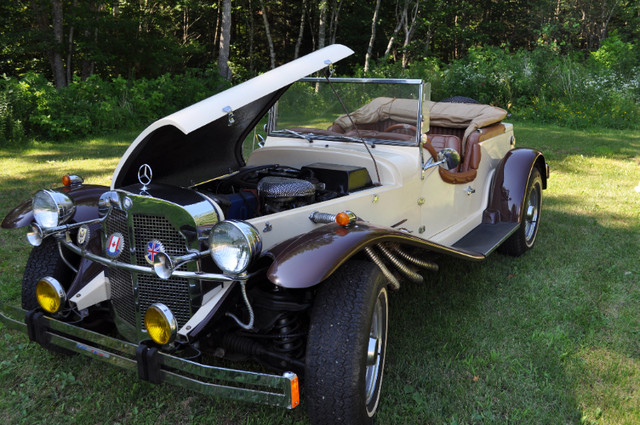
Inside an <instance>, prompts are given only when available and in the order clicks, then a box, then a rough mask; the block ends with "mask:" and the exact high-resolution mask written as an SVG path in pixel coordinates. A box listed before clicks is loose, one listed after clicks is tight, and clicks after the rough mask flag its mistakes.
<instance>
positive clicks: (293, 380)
mask: <svg viewBox="0 0 640 425" xmlns="http://www.w3.org/2000/svg"><path fill="white" fill-rule="evenodd" d="M282 376H283V377H284V378H287V379H288V380H289V389H290V390H291V405H290V406H289V407H288V408H289V409H295V408H296V407H297V406H298V405H299V404H300V384H299V383H298V375H296V374H295V373H293V372H285V373H283V374H282Z"/></svg>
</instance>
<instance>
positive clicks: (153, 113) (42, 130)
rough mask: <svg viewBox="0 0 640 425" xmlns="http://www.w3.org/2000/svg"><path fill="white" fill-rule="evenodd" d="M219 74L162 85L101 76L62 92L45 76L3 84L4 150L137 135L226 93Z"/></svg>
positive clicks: (196, 74)
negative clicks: (117, 132)
mask: <svg viewBox="0 0 640 425" xmlns="http://www.w3.org/2000/svg"><path fill="white" fill-rule="evenodd" d="M227 85H228V83H226V82H224V81H222V80H221V79H220V78H219V76H218V74H217V72H215V71H214V70H208V71H199V70H192V71H188V72H187V73H185V74H182V75H176V76H173V75H170V74H165V75H162V76H160V77H158V78H156V79H152V80H148V79H140V80H132V81H127V80H125V79H123V78H122V77H117V78H114V79H111V80H103V79H102V78H100V77H99V76H97V75H94V76H91V77H89V78H88V79H87V80H85V81H82V80H80V79H79V78H75V79H74V80H73V81H72V82H71V83H70V84H69V86H68V87H66V88H64V89H62V90H59V91H58V90H56V89H55V88H54V87H53V85H52V84H51V83H49V82H48V81H47V80H46V79H45V78H44V77H43V76H42V75H39V74H26V75H25V76H24V77H22V78H21V79H20V80H17V79H15V78H7V77H4V78H2V79H0V146H2V145H5V146H6V145H17V144H20V143H22V142H24V141H25V140H27V139H28V138H34V137H37V138H40V139H47V140H52V141H57V140H67V139H73V138H80V137H86V136H88V135H95V134H100V133H104V132H108V131H111V130H114V129H136V128H140V127H144V126H146V125H148V124H150V123H151V122H153V121H155V120H157V119H158V118H161V117H163V116H165V115H168V114H170V113H172V112H175V111H177V110H179V109H182V108H184V107H185V106H188V105H190V104H192V103H194V102H196V101H198V100H202V99H204V98H206V97H208V96H211V95H213V94H214V93H216V92H218V91H220V90H222V89H224V88H225V87H226V86H227Z"/></svg>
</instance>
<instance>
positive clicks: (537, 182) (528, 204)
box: [499, 167, 542, 257]
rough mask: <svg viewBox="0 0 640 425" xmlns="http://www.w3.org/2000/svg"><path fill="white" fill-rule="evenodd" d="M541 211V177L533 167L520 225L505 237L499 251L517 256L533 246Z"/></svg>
mask: <svg viewBox="0 0 640 425" xmlns="http://www.w3.org/2000/svg"><path fill="white" fill-rule="evenodd" d="M541 212H542V177H540V171H538V169H537V168H535V167H534V169H533V171H532V172H531V175H530V176H529V181H528V182H527V190H526V191H525V200H524V205H523V207H522V211H521V212H520V227H519V228H518V230H516V232H515V233H514V234H513V235H511V236H510V237H509V239H507V240H506V241H505V242H504V244H502V246H500V248H499V251H500V252H502V253H503V254H507V255H512V256H514V257H518V256H520V255H522V254H524V253H525V252H527V251H528V250H529V249H531V248H533V244H534V243H535V241H536V236H537V235H538V228H539V227H540V213H541Z"/></svg>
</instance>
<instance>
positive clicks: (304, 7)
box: [293, 0, 307, 59]
mask: <svg viewBox="0 0 640 425" xmlns="http://www.w3.org/2000/svg"><path fill="white" fill-rule="evenodd" d="M306 15H307V0H302V15H301V16H300V29H299V30H298V39H297V40H296V48H295V50H294V52H293V58H294V59H298V56H300V46H301V45H302V36H303V35H304V18H305V17H306Z"/></svg>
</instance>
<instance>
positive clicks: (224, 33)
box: [218, 0, 231, 81]
mask: <svg viewBox="0 0 640 425" xmlns="http://www.w3.org/2000/svg"><path fill="white" fill-rule="evenodd" d="M221 26H222V30H221V31H220V48H219V51H218V72H219V73H220V75H221V76H222V78H224V79H226V80H229V81H231V69H229V49H230V47H231V0H222V24H221Z"/></svg>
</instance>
